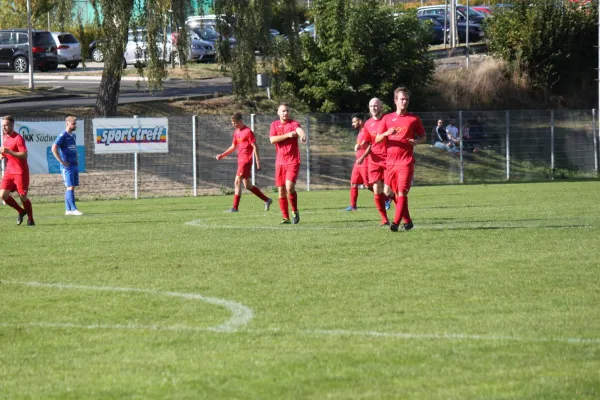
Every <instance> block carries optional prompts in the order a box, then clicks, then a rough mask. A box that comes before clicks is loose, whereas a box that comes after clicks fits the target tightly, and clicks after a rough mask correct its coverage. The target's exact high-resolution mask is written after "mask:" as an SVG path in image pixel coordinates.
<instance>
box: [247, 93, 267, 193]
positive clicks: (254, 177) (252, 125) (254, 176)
mask: <svg viewBox="0 0 600 400" xmlns="http://www.w3.org/2000/svg"><path fill="white" fill-rule="evenodd" d="M267 89H268V88H267ZM269 98H270V97H269ZM255 115H256V114H250V130H251V131H252V133H254V116H255ZM255 165H256V160H255V159H254V152H252V186H254V185H256V168H255Z"/></svg>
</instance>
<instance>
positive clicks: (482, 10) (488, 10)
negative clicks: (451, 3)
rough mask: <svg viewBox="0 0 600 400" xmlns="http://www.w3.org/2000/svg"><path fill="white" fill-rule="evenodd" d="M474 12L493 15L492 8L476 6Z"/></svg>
mask: <svg viewBox="0 0 600 400" xmlns="http://www.w3.org/2000/svg"><path fill="white" fill-rule="evenodd" d="M472 8H473V10H475V11H478V12H480V13H482V14H487V15H492V8H491V7H490V6H474V7H472Z"/></svg>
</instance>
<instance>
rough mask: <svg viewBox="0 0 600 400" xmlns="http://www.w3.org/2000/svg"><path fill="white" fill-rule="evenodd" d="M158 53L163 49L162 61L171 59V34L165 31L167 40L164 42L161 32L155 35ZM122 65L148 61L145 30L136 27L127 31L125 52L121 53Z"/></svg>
mask: <svg viewBox="0 0 600 400" xmlns="http://www.w3.org/2000/svg"><path fill="white" fill-rule="evenodd" d="M156 45H157V46H158V51H159V54H160V53H162V52H163V49H164V50H165V53H164V54H162V59H163V60H164V62H166V63H168V62H170V61H171V51H172V49H173V42H172V40H171V34H170V33H167V41H166V43H165V41H164V39H163V37H162V35H161V34H159V35H158V36H157V43H156ZM123 58H124V60H123V66H124V67H125V66H127V65H135V64H137V63H142V64H146V63H147V61H148V43H147V39H146V31H145V30H142V29H138V30H137V31H136V32H135V33H134V32H133V31H131V30H130V31H129V36H128V39H127V46H126V47H125V54H124V55H123Z"/></svg>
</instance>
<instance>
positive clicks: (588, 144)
mask: <svg viewBox="0 0 600 400" xmlns="http://www.w3.org/2000/svg"><path fill="white" fill-rule="evenodd" d="M416 114H418V115H419V116H420V117H421V119H422V121H423V123H424V125H425V128H426V131H427V134H428V138H429V140H428V143H427V144H423V145H419V146H417V147H416V149H415V154H416V160H417V163H416V169H415V181H414V185H415V186H418V185H435V184H459V183H481V182H504V181H507V180H510V181H540V180H552V179H559V178H575V177H597V176H598V165H599V151H598V143H599V138H598V129H597V124H596V119H597V117H598V116H597V114H596V111H595V110H569V111H562V110H561V111H485V112H472V111H459V112H440V113H432V112H417V113H416ZM365 117H368V115H365ZM478 117H479V121H477V119H478ZM439 118H441V119H443V120H444V121H445V122H446V123H447V122H449V121H450V120H455V121H456V124H457V126H458V128H459V129H460V132H463V133H464V132H465V131H466V130H467V129H469V126H471V127H472V126H473V125H474V124H475V123H478V124H480V125H481V143H479V151H478V152H477V153H473V152H472V150H473V147H472V146H471V145H470V144H469V143H467V141H466V140H463V142H462V145H461V146H460V147H459V151H458V152H453V151H447V150H445V149H443V148H441V147H440V146H436V145H435V142H434V137H433V128H434V127H435V126H436V122H437V120H438V119H439ZM17 119H19V120H22V121H33V119H22V118H17ZM276 119H277V116H276V115H274V114H273V115H252V116H246V117H245V123H246V124H247V125H248V126H250V127H252V128H253V130H254V132H255V135H256V138H257V144H258V146H259V149H260V156H261V166H262V168H261V170H260V171H258V170H255V169H253V177H252V179H253V181H254V182H255V184H256V185H257V186H259V187H261V188H263V189H266V190H267V191H268V190H270V188H272V187H273V186H274V174H275V166H274V164H275V149H274V146H273V145H271V144H270V142H269V137H268V136H269V126H270V124H271V122H272V121H274V120H276ZM294 119H296V120H297V121H299V122H300V124H301V125H302V126H303V128H304V129H305V131H306V132H307V134H308V137H309V141H308V143H307V144H306V145H301V152H302V154H301V158H302V164H301V170H300V175H299V181H298V185H297V187H298V188H299V189H301V190H302V189H305V190H321V189H340V188H346V187H348V185H349V178H350V172H351V170H352V166H353V164H354V160H355V157H354V151H353V148H354V143H355V140H356V132H355V131H353V130H352V127H351V114H307V115H296V116H294ZM37 120H38V121H39V120H40V119H37ZM46 120H47V119H46ZM232 131H233V129H232V127H231V122H230V116H229V115H220V116H213V115H210V116H207V115H201V116H172V117H169V138H168V146H169V152H168V153H142V154H137V156H136V155H134V154H108V155H107V154H95V153H94V141H93V140H94V139H93V135H92V121H91V119H90V120H86V121H85V132H84V133H83V134H84V139H85V156H86V168H87V172H86V173H84V174H82V175H81V176H80V187H79V188H78V190H77V195H78V197H80V198H87V199H95V198H134V197H156V196H196V195H202V194H217V193H230V192H231V188H232V186H233V180H234V177H235V173H236V157H235V154H232V155H230V156H229V157H228V158H226V159H224V160H220V161H217V160H216V159H215V155H216V154H219V153H221V152H223V151H224V150H225V149H226V148H227V147H229V146H230V145H231V138H232ZM58 133H59V132H57V134H58ZM79 133H80V134H81V132H79ZM63 193H64V187H63V185H62V180H61V177H60V175H55V174H53V175H32V176H31V184H30V195H31V196H32V197H34V198H38V199H40V198H44V199H48V200H53V199H61V198H62V196H63Z"/></svg>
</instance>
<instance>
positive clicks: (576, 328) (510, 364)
mask: <svg viewBox="0 0 600 400" xmlns="http://www.w3.org/2000/svg"><path fill="white" fill-rule="evenodd" d="M347 203H348V191H320V192H301V193H299V205H300V210H301V218H302V220H301V222H300V224H299V225H297V226H281V225H279V220H280V218H281V216H280V213H279V209H278V207H277V206H276V205H277V202H275V203H274V204H273V206H272V209H271V211H269V212H268V213H267V212H264V211H263V210H262V202H261V201H260V200H258V199H256V198H255V197H254V196H252V195H251V194H248V193H245V194H244V197H243V198H242V202H241V205H240V212H239V213H237V214H224V213H223V210H225V209H227V208H229V207H230V206H231V197H230V196H215V197H200V198H176V199H146V200H137V201H136V200H120V201H92V202H80V204H79V206H80V209H81V210H82V211H84V212H85V215H83V216H82V217H64V216H63V215H62V214H63V213H64V211H63V205H62V204H60V203H45V204H34V211H35V213H36V222H37V226H36V227H34V228H30V227H26V226H16V225H15V224H14V223H15V217H16V213H15V212H13V210H11V209H9V208H8V207H1V208H0V226H1V227H2V230H1V231H2V236H3V238H2V254H3V257H2V262H1V263H0V398H9V399H29V398H31V399H83V398H85V399H124V398H127V399H153V398H155V399H163V398H169V399H176V398H177V399H179V398H189V399H198V398H205V399H221V398H228V399H229V398H236V399H250V398H252V399H283V398H285V399H289V398H292V399H293V398H303V399H304V398H307V399H324V398H329V399H349V398H353V399H354V398H360V399H399V398H407V399H483V398H485V399H507V398H515V399H565V398H568V399H597V398H599V397H600V311H599V307H598V304H599V303H600V289H599V288H600V270H599V269H598V265H599V261H598V260H599V259H600V247H599V246H598V243H600V182H597V181H596V182H555V183H537V184H505V185H481V186H437V187H416V188H414V189H413V191H412V192H411V196H410V206H411V212H412V215H413V218H414V221H415V228H414V229H413V230H412V231H410V232H398V233H392V232H390V231H389V230H388V229H383V228H380V227H378V226H377V224H378V221H379V218H378V215H377V211H376V210H375V208H374V206H373V200H372V195H371V193H370V192H367V191H361V192H360V196H359V207H360V208H359V210H358V211H357V212H355V213H345V212H341V210H342V209H343V208H345V206H347ZM63 247H66V249H65V250H63V249H62V248H63ZM116 288H120V289H116ZM127 289H129V290H127ZM133 289H136V290H133ZM183 294H187V297H185V296H184V295H183ZM182 296H184V297H182ZM244 307H246V308H244ZM231 309H233V311H234V314H232V311H231Z"/></svg>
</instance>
